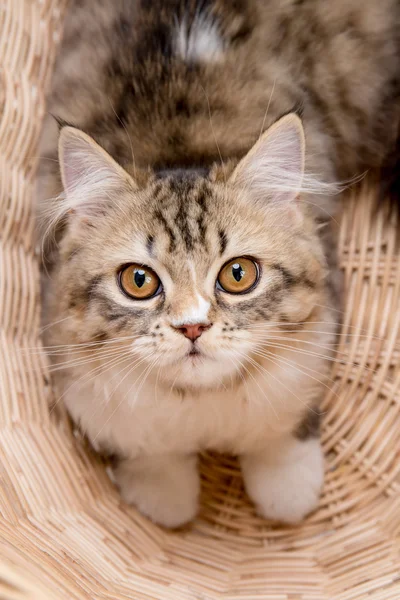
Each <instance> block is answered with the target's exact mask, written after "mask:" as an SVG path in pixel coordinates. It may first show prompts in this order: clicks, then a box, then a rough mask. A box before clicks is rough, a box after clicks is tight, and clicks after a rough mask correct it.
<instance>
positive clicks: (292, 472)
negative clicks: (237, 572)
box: [241, 439, 324, 524]
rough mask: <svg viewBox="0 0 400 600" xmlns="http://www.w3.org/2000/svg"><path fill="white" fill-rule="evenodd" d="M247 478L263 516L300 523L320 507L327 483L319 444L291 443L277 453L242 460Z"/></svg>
mask: <svg viewBox="0 0 400 600" xmlns="http://www.w3.org/2000/svg"><path fill="white" fill-rule="evenodd" d="M241 464H242V471H243V478H244V481H245V485H246V489H247V492H248V494H249V496H250V497H251V498H252V500H253V501H254V503H255V505H256V507H257V511H258V512H259V514H260V515H261V516H263V517H265V518H267V519H273V520H274V521H282V522H285V523H291V524H294V523H298V522H299V521H301V520H302V519H304V517H305V516H307V515H308V514H309V513H310V512H311V511H313V510H314V509H315V508H317V506H318V501H319V497H320V493H321V489H322V485H323V482H324V464H323V454H322V449H321V445H320V442H319V440H317V439H309V440H307V441H298V440H293V439H292V440H290V442H288V444H287V445H284V446H283V445H282V446H279V447H278V448H276V451H275V452H272V451H271V450H269V451H268V452H267V453H259V454H254V455H252V456H246V457H242V460H241Z"/></svg>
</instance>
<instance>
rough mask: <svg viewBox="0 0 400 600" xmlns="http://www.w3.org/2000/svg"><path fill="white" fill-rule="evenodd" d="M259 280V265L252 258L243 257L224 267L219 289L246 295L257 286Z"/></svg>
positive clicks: (219, 280) (218, 281)
mask: <svg viewBox="0 0 400 600" xmlns="http://www.w3.org/2000/svg"><path fill="white" fill-rule="evenodd" d="M258 279H259V268H258V264H257V263H256V262H255V261H254V260H252V259H251V258H247V257H245V256H242V257H240V258H239V257H238V258H234V259H233V260H231V261H229V262H228V263H226V264H225V266H224V267H222V269H221V271H220V272H219V275H218V279H217V287H218V289H220V290H221V289H222V290H223V291H225V292H228V293H230V294H244V293H245V292H249V291H251V290H252V289H253V288H254V287H255V286H256V285H257V282H258Z"/></svg>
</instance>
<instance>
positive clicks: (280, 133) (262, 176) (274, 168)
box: [230, 113, 305, 205]
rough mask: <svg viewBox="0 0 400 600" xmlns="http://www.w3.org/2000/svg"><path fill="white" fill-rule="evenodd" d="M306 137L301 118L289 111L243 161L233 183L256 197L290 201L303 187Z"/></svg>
mask: <svg viewBox="0 0 400 600" xmlns="http://www.w3.org/2000/svg"><path fill="white" fill-rule="evenodd" d="M304 161H305V140H304V131H303V126H302V123H301V120H300V119H299V117H298V116H297V115H295V114H294V113H293V114H289V115H287V116H285V117H282V118H281V119H280V120H279V121H277V122H276V123H275V124H274V125H272V126H271V127H270V128H269V129H268V130H267V131H266V132H265V133H264V134H263V135H262V136H261V137H260V139H259V140H258V141H257V142H256V143H255V144H254V146H253V147H252V149H251V150H250V151H249V152H248V154H246V156H245V157H244V158H243V159H242V160H241V161H240V162H239V164H238V165H237V167H236V169H235V170H234V172H233V173H232V175H231V178H230V183H232V184H233V185H234V186H235V187H238V188H240V189H241V190H243V191H245V192H247V193H248V194H249V195H250V196H251V197H252V198H254V200H255V201H257V202H260V203H266V202H267V201H272V202H274V203H275V204H277V205H287V204H288V203H291V202H292V201H293V200H295V198H296V197H297V196H298V195H299V193H300V191H301V186H302V181H303V175H304Z"/></svg>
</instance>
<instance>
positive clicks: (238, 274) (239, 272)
mask: <svg viewBox="0 0 400 600" xmlns="http://www.w3.org/2000/svg"><path fill="white" fill-rule="evenodd" d="M244 274H245V272H244V271H243V269H242V267H241V265H240V264H239V263H235V264H234V265H232V275H233V277H234V278H235V279H236V281H237V282H239V281H240V280H241V279H242V277H243V276H244Z"/></svg>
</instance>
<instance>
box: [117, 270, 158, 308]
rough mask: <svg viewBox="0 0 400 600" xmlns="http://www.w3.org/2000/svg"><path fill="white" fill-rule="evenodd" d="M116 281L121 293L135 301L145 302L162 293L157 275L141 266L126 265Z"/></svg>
mask: <svg viewBox="0 0 400 600" xmlns="http://www.w3.org/2000/svg"><path fill="white" fill-rule="evenodd" d="M118 281H119V285H120V287H121V288H122V290H123V292H125V294H127V295H128V296H129V297H130V298H133V299H136V300H147V299H148V298H152V297H153V296H157V295H158V294H159V293H161V291H162V284H161V282H160V279H159V278H158V276H157V273H155V272H154V271H152V270H151V269H149V268H148V267H143V266H142V265H137V264H131V265H127V266H126V267H124V268H123V269H122V270H121V271H120V272H119V275H118Z"/></svg>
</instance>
